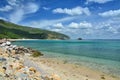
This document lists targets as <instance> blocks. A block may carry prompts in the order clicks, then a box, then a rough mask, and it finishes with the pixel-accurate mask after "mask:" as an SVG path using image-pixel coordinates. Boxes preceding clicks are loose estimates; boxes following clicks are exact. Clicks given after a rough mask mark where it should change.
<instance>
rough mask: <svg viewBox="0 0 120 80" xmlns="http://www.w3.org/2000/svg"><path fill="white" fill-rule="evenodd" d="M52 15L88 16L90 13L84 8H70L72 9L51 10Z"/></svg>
mask: <svg viewBox="0 0 120 80" xmlns="http://www.w3.org/2000/svg"><path fill="white" fill-rule="evenodd" d="M53 13H63V14H68V15H82V14H85V15H90V14H91V12H90V10H89V9H88V8H87V7H85V8H82V7H79V6H78V7H75V8H72V9H68V8H64V9H62V8H56V9H54V10H53Z"/></svg>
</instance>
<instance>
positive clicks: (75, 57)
mask: <svg viewBox="0 0 120 80" xmlns="http://www.w3.org/2000/svg"><path fill="white" fill-rule="evenodd" d="M13 44H15V45H19V46H25V47H30V48H33V49H36V50H39V51H41V52H42V53H43V54H44V55H45V56H46V57H49V58H57V59H61V60H65V61H67V62H69V63H72V64H76V65H83V66H86V67H89V68H91V69H94V70H98V71H102V72H104V73H106V74H109V75H112V76H114V77H120V40H118V39H116V40H115V39H114V40H112V39H111V40H109V39H106V40H103V39H102V40H21V41H16V42H13Z"/></svg>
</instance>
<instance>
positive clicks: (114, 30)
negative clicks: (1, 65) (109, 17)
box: [107, 26, 118, 34]
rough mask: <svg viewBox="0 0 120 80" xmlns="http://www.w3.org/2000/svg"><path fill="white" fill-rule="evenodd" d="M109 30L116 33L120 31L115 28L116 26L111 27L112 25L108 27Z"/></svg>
mask: <svg viewBox="0 0 120 80" xmlns="http://www.w3.org/2000/svg"><path fill="white" fill-rule="evenodd" d="M107 31H109V32H112V33H114V34H117V33H118V31H117V29H115V28H113V27H111V26H110V27H109V28H108V30H107Z"/></svg>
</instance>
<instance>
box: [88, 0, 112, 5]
mask: <svg viewBox="0 0 120 80" xmlns="http://www.w3.org/2000/svg"><path fill="white" fill-rule="evenodd" d="M110 1H113V0H87V2H86V4H88V3H89V2H95V3H100V4H103V3H107V2H110Z"/></svg>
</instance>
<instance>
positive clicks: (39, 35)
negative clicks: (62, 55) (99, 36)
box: [0, 19, 69, 39]
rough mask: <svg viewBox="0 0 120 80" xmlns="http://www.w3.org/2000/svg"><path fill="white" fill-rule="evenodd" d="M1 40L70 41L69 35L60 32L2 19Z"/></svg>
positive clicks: (0, 22)
mask: <svg viewBox="0 0 120 80" xmlns="http://www.w3.org/2000/svg"><path fill="white" fill-rule="evenodd" d="M0 38H9V39H21V38H27V39H69V37H68V36H67V35H64V34H61V33H58V32H54V31H48V30H43V29H38V28H32V27H26V26H21V25H17V24H13V23H11V22H7V21H4V20H1V19H0Z"/></svg>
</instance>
